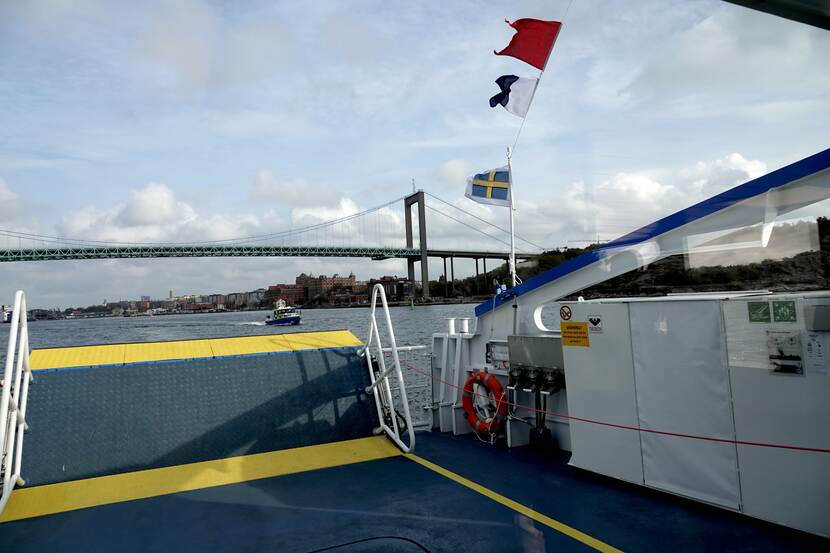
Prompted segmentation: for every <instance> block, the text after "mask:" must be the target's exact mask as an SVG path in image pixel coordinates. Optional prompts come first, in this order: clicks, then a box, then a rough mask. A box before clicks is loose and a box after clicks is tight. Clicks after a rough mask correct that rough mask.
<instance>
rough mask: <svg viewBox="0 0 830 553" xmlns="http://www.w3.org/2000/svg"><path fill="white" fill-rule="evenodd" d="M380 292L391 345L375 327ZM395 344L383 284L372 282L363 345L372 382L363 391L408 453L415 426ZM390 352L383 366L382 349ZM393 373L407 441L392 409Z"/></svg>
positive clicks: (386, 428) (412, 445) (412, 446)
mask: <svg viewBox="0 0 830 553" xmlns="http://www.w3.org/2000/svg"><path fill="white" fill-rule="evenodd" d="M378 296H380V300H381V304H382V305H383V315H384V317H385V318H386V329H387V331H388V333H389V342H390V347H388V348H384V347H383V344H382V343H381V340H380V332H379V331H378V323H377V318H376V315H375V312H376V309H377V299H378ZM373 344H374V345H375V347H376V348H377V355H376V356H375V358H376V359H377V363H378V365H379V366H380V372H379V373H378V374H377V375H375V370H374V367H373V366H372V346H373ZM399 349H402V348H398V344H397V343H396V342H395V330H394V329H393V328H392V318H391V317H390V315H389V304H388V303H387V302H386V292H385V291H384V289H383V285H382V284H375V287H374V289H373V290H372V308H371V310H370V314H369V333H368V338H367V339H366V346H365V347H364V348H363V356H364V357H365V358H366V366H367V367H368V369H369V378H370V379H371V382H372V383H371V385H369V386H367V387H366V393H367V394H372V395H373V396H374V398H375V407H377V410H378V419H379V421H380V428H381V429H382V430H383V431H384V432H386V435H387V436H389V439H391V440H392V441H393V442H395V444H396V445H397V446H398V447H399V448H401V450H402V451H403V452H404V453H409V452H410V451H412V450H414V449H415V430H414V429H413V428H412V417H411V416H410V414H409V401H408V400H407V397H406V385H405V384H404V380H403V372H402V371H401V360H400V358H399V357H398V350H399ZM385 350H386V351H391V352H392V359H393V363H392V365H391V366H390V367H388V368H387V367H386V360H385V359H384V355H383V352H384V351H385ZM393 372H394V373H395V375H396V376H397V377H398V385H399V386H400V389H399V392H400V396H401V402H402V403H403V414H404V420H405V422H406V429H407V431H408V434H409V444H408V445H407V444H405V443H404V442H403V440H401V429H400V428H399V427H398V417H397V416H396V413H395V405H394V402H393V399H392V390H391V388H390V386H389V375H390V374H391V373H393ZM384 411H386V412H388V413H389V415H390V416H389V418H390V419H391V421H392V427H391V428H390V426H389V425H388V424H386V422H385V420H384Z"/></svg>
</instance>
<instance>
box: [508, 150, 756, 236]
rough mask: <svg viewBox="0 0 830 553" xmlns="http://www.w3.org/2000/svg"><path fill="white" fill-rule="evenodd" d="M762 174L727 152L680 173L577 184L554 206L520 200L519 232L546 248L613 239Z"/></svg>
mask: <svg viewBox="0 0 830 553" xmlns="http://www.w3.org/2000/svg"><path fill="white" fill-rule="evenodd" d="M766 172H767V166H766V164H765V163H764V162H762V161H760V160H751V159H747V158H745V157H744V156H743V155H741V154H740V153H731V154H728V155H726V156H724V157H722V158H718V159H715V160H713V161H700V162H697V163H695V164H694V165H693V166H691V167H688V168H684V169H681V170H679V171H674V170H671V169H662V170H658V169H655V170H650V171H634V172H621V173H617V174H615V175H613V176H612V177H610V178H607V179H605V180H602V181H601V182H600V183H599V184H597V185H596V186H587V185H586V183H585V182H584V181H578V182H576V183H573V184H572V185H570V186H569V187H567V188H566V189H565V190H564V191H563V192H561V193H560V194H559V195H558V196H557V198H556V200H555V201H551V200H547V201H544V202H541V203H536V202H522V201H521V200H520V203H519V208H520V210H521V212H522V217H521V219H520V221H519V225H518V227H517V228H518V229H519V230H518V231H517V232H520V233H526V235H528V237H534V238H535V239H536V240H539V241H542V242H543V244H544V245H545V246H549V245H570V246H572V247H578V246H580V245H584V243H585V242H586V241H592V240H595V239H596V238H597V237H599V238H600V239H603V240H611V239H614V238H617V237H619V236H622V235H623V234H626V233H628V232H631V231H633V230H635V229H637V228H639V227H641V226H644V225H646V224H648V223H651V222H652V221H655V220H657V219H660V218H662V217H665V216H666V215H669V214H671V213H674V212H676V211H678V210H680V209H684V208H686V207H688V206H690V205H692V204H694V203H697V202H699V201H702V200H704V199H706V198H708V197H711V196H713V195H715V194H718V193H720V192H723V191H724V190H727V189H729V188H732V187H734V186H737V185H739V184H742V183H744V182H746V181H749V180H751V179H754V178H757V177H759V176H761V175H763V174H765V173H766Z"/></svg>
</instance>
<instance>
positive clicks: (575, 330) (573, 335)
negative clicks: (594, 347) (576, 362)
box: [559, 323, 591, 348]
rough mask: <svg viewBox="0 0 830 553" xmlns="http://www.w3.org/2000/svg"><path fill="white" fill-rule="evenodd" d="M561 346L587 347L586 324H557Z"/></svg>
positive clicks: (588, 344)
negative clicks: (560, 335)
mask: <svg viewBox="0 0 830 553" xmlns="http://www.w3.org/2000/svg"><path fill="white" fill-rule="evenodd" d="M559 329H560V330H561V331H562V345H563V346H581V347H584V348H587V347H589V346H590V345H591V344H590V342H589V341H588V323H559Z"/></svg>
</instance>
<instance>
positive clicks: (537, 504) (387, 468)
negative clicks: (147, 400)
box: [0, 434, 830, 553]
mask: <svg viewBox="0 0 830 553" xmlns="http://www.w3.org/2000/svg"><path fill="white" fill-rule="evenodd" d="M418 454H419V455H420V456H421V457H423V458H425V459H427V460H429V461H432V462H433V463H436V464H438V465H441V466H442V467H444V468H446V469H449V470H451V471H453V472H455V473H457V474H459V475H461V476H464V477H466V478H468V479H470V480H473V481H475V482H477V483H479V484H482V485H484V486H487V487H488V488H490V489H491V490H493V491H495V492H497V493H500V494H502V495H505V496H507V497H509V498H511V499H514V500H516V501H518V502H520V503H523V504H524V505H526V506H528V507H531V508H533V509H535V510H537V511H539V512H541V513H543V514H545V515H548V516H550V517H552V518H554V519H556V520H558V521H561V522H563V523H565V524H568V525H570V526H572V527H574V528H576V529H578V530H581V531H582V532H585V533H587V534H590V535H591V536H593V537H595V538H597V539H599V540H602V541H603V542H605V543H607V544H610V545H612V546H614V547H618V548H620V549H623V550H626V551H665V550H666V549H672V550H675V551H702V550H718V551H783V550H820V549H824V550H827V548H828V546H829V545H830V543H828V541H827V540H823V539H820V538H817V537H813V536H810V535H807V534H803V533H800V532H796V531H792V530H787V529H784V528H781V527H778V526H775V525H772V524H767V523H763V522H760V521H756V520H753V519H749V518H746V517H743V516H739V515H735V514H732V513H730V512H727V511H724V510H721V509H717V508H710V507H707V506H705V505H700V504H698V503H693V502H691V501H685V500H683V499H680V498H676V497H673V496H669V495H666V494H662V493H659V492H652V491H649V490H644V489H643V488H641V487H636V486H631V485H627V484H624V483H620V482H617V481H614V480H610V479H607V478H603V477H598V476H595V475H592V474H589V473H586V472H583V471H580V470H577V469H573V468H571V467H569V466H567V464H566V458H565V457H559V458H555V459H553V460H551V459H548V460H543V459H541V458H540V457H539V456H537V455H536V454H534V453H533V452H530V451H526V450H510V451H508V450H503V449H496V448H491V447H489V446H487V445H484V444H481V443H479V442H477V441H475V440H474V439H470V438H469V437H467V438H455V437H451V436H445V435H438V434H419V436H418ZM326 548H330V549H328V550H329V551H349V552H354V551H402V552H409V551H423V550H428V551H452V552H454V553H458V552H462V551H581V550H589V548H588V547H587V546H585V545H583V544H582V543H579V542H577V541H575V540H573V539H571V538H570V537H568V536H566V535H564V534H561V533H559V532H557V531H554V530H552V529H550V528H548V527H546V526H544V525H542V524H540V523H538V522H536V521H533V520H530V519H528V518H526V517H524V516H522V515H520V514H518V513H517V512H516V511H514V510H512V509H510V508H508V507H506V506H504V505H502V504H500V503H497V502H496V501H493V500H491V499H488V498H486V497H484V496H483V495H480V494H478V493H476V492H474V491H472V490H470V489H468V488H466V487H464V486H462V485H460V484H458V483H456V482H455V481H453V480H450V479H448V478H446V477H444V476H442V475H440V474H438V473H436V472H434V471H432V470H430V469H428V468H425V467H423V466H421V465H419V464H416V463H414V462H412V461H410V460H407V459H405V458H403V457H393V458H388V459H382V460H376V461H369V462H364V463H358V464H352V465H345V466H339V467H335V468H329V469H323V470H317V471H313V472H305V473H298V474H292V475H286V476H280V477H275V478H265V479H261V480H254V481H249V482H244V483H240V484H232V485H226V486H219V487H213V488H206V489H201V490H195V491H189V492H183V493H175V494H171V495H166V496H161V497H155V498H149V499H141V500H135V501H129V502H123V503H115V504H111V505H104V506H100V507H95V508H90V509H83V510H78V511H72V512H67V513H61V514H56V515H50V516H44V517H39V518H33V519H27V520H21V521H17V522H9V523H5V524H2V525H0V551H15V552H25V551H52V552H61V551H120V552H130V551H180V552H183V551H203V552H213V551H280V552H282V551H298V552H299V551H315V550H322V549H326Z"/></svg>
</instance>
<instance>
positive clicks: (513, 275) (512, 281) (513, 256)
mask: <svg viewBox="0 0 830 553" xmlns="http://www.w3.org/2000/svg"><path fill="white" fill-rule="evenodd" d="M511 157H512V150H511V148H510V146H508V147H507V176H508V180H509V188H508V190H509V191H510V261H509V262H508V264H509V265H510V286H511V287H513V286H516V243H515V238H514V236H515V234H516V231H515V227H514V224H513V211H515V209H516V207H515V204H514V199H513V166H512V165H511V161H510V158H511Z"/></svg>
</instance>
